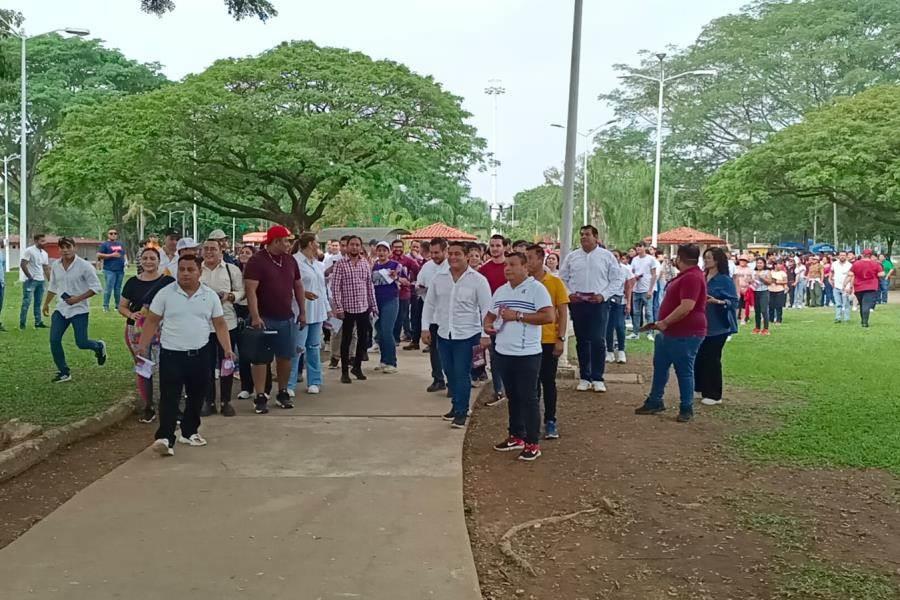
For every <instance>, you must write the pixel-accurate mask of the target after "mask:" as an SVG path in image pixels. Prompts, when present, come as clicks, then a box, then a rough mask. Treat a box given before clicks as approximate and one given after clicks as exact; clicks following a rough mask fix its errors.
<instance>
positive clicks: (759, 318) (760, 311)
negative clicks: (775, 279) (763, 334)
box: [753, 290, 769, 329]
mask: <svg viewBox="0 0 900 600" xmlns="http://www.w3.org/2000/svg"><path fill="white" fill-rule="evenodd" d="M753 300H754V302H753V316H754V318H755V319H756V328H757V329H768V328H769V290H763V291H761V292H753Z"/></svg>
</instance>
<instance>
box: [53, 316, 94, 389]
mask: <svg viewBox="0 0 900 600" xmlns="http://www.w3.org/2000/svg"><path fill="white" fill-rule="evenodd" d="M69 325H71V326H72V329H74V330H75V345H76V346H78V348H79V349H81V350H92V351H93V352H98V351H99V350H100V347H101V346H100V342H95V341H94V340H91V339H88V313H81V314H80V315H75V316H74V317H72V318H70V319H67V318H65V317H64V316H62V315H61V314H59V311H58V310H57V311H53V315H52V316H51V317H50V354H52V355H53V362H55V363H56V370H57V371H59V372H60V373H62V374H63V375H68V374H69V365H67V364H66V353H65V352H64V351H63V347H62V338H63V335H65V333H66V329H68V328H69Z"/></svg>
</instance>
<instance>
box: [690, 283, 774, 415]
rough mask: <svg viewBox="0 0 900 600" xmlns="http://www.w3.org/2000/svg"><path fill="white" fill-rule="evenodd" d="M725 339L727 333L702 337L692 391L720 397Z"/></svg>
mask: <svg viewBox="0 0 900 600" xmlns="http://www.w3.org/2000/svg"><path fill="white" fill-rule="evenodd" d="M783 293H784V292H782V294H783ZM727 339H728V334H727V333H726V334H724V335H714V336H710V337H707V338H704V339H703V343H702V344H700V350H698V351H697V358H695V359H694V391H695V392H699V393H700V394H702V395H703V397H704V398H709V399H710V400H721V399H722V349H723V348H724V347H725V340H727Z"/></svg>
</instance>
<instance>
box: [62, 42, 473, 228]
mask: <svg viewBox="0 0 900 600" xmlns="http://www.w3.org/2000/svg"><path fill="white" fill-rule="evenodd" d="M461 104H462V101H461V99H460V98H459V97H457V96H454V95H452V94H450V93H448V92H447V91H445V90H444V89H443V88H442V87H441V85H440V84H439V83H437V82H435V81H434V80H433V79H432V78H431V77H425V76H420V75H417V74H415V73H413V72H411V71H410V70H409V69H408V68H407V67H405V66H403V65H400V64H397V63H395V62H391V61H385V60H381V61H374V60H372V59H370V58H369V57H367V56H365V55H363V54H360V53H357V52H350V51H347V50H342V49H336V48H320V47H318V46H316V45H315V44H313V43H311V42H293V43H284V44H282V45H280V46H278V47H277V48H275V49H273V50H270V51H268V52H265V53H264V54H262V55H260V56H258V57H254V58H245V59H229V60H220V61H218V62H216V63H215V64H214V65H213V66H211V67H210V68H209V69H208V70H207V71H205V72H204V73H202V74H200V75H196V76H191V77H188V78H187V79H186V80H185V81H183V82H182V83H180V84H177V85H174V86H170V87H168V88H165V89H162V90H159V91H156V92H152V93H149V94H144V95H142V96H137V97H131V98H125V99H122V100H121V101H118V102H116V103H114V104H112V105H109V106H107V107H105V108H104V109H103V110H104V112H105V113H107V114H108V115H110V116H109V117H108V119H109V120H110V122H111V123H122V124H123V127H126V130H127V133H126V134H124V135H123V132H122V131H121V130H120V129H119V128H118V127H98V128H95V127H92V126H91V124H90V123H91V120H90V118H89V115H86V114H85V113H83V112H81V111H79V112H76V113H73V115H72V117H71V121H70V122H68V123H67V126H66V130H67V132H73V135H65V136H64V137H63V139H62V142H61V144H60V148H59V152H60V153H61V155H63V156H68V157H80V158H72V159H71V160H78V161H79V162H82V163H84V164H87V163H89V162H90V161H93V164H94V168H96V169H101V170H102V169H104V168H105V166H106V165H107V163H108V164H109V165H111V170H112V171H114V172H117V173H118V172H121V166H122V165H125V164H129V165H133V169H134V170H137V172H139V173H140V188H141V189H140V192H141V193H142V194H143V195H144V196H145V198H147V199H148V200H149V201H152V202H157V203H159V202H185V203H196V204H197V205H198V206H201V207H203V208H207V209H210V210H213V211H215V212H217V213H219V214H221V215H224V216H227V217H238V218H259V219H265V220H269V221H274V222H277V223H282V224H284V225H286V226H288V227H290V228H291V229H293V230H295V231H301V230H306V229H309V228H310V227H311V226H312V225H313V224H314V223H316V221H318V220H319V219H320V218H321V217H322V215H323V214H324V212H325V210H326V208H327V207H328V205H329V203H330V202H331V201H333V200H334V199H335V198H337V197H338V195H339V194H341V192H342V191H343V190H345V189H348V188H351V189H356V190H359V191H362V192H363V193H366V194H367V195H368V196H370V197H373V198H375V200H376V204H375V206H376V210H378V209H379V208H380V207H383V208H385V209H386V208H387V201H386V200H383V201H381V202H380V203H379V202H378V201H379V200H380V199H383V198H385V197H386V196H387V195H388V194H389V193H390V192H391V190H395V189H397V188H399V186H400V185H401V184H403V185H405V186H408V187H409V188H410V189H412V190H414V191H415V192H416V194H418V195H420V196H423V197H424V196H426V195H428V196H429V197H431V198H434V197H439V198H444V199H447V200H453V199H459V198H461V197H463V196H465V194H466V192H467V188H466V186H465V174H466V172H467V170H468V169H469V167H470V166H472V165H473V164H474V163H475V162H477V161H478V160H480V156H481V149H482V148H483V146H484V143H483V141H482V140H481V139H479V138H478V137H476V135H475V130H474V128H473V127H472V126H471V125H469V124H468V123H467V122H466V121H467V119H468V118H469V116H470V115H469V114H468V113H467V112H465V111H464V110H463V109H462V107H461ZM74 133H77V134H74ZM98 147H102V148H106V149H107V150H108V151H107V152H104V153H102V154H101V155H100V156H98V155H97V153H96V152H95V149H96V148H98ZM68 160H70V159H66V158H64V159H62V162H66V161H68ZM126 176H127V175H126ZM129 179H130V180H132V181H133V180H134V178H133V177H130V178H129ZM135 183H137V182H135ZM132 189H134V188H132Z"/></svg>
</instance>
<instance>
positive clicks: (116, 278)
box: [97, 228, 125, 312]
mask: <svg viewBox="0 0 900 600" xmlns="http://www.w3.org/2000/svg"><path fill="white" fill-rule="evenodd" d="M97 259H98V260H100V261H101V263H102V264H103V276H104V278H105V279H106V285H105V286H104V290H103V312H109V297H110V295H112V296H113V297H114V298H115V301H116V303H115V305H114V306H119V299H120V298H121V296H122V281H123V280H124V279H125V246H124V245H123V244H122V242H120V241H119V231H118V230H117V229H115V228H110V229H109V231H107V232H106V241H105V242H103V243H102V244H100V248H99V250H98V251H97Z"/></svg>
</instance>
